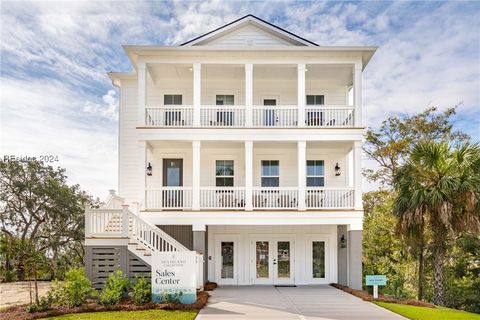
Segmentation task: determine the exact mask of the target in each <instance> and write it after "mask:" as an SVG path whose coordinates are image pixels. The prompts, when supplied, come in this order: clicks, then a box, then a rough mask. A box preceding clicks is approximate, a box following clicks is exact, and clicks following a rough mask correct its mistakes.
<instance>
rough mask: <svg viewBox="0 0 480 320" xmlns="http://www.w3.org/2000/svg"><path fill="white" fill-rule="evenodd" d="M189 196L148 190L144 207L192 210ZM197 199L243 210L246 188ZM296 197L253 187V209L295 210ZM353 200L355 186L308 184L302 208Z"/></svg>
mask: <svg viewBox="0 0 480 320" xmlns="http://www.w3.org/2000/svg"><path fill="white" fill-rule="evenodd" d="M192 197H193V190H192V188H191V187H162V188H155V189H147V190H146V202H145V203H146V209H147V210H192V209H193V208H192ZM199 199H200V207H199V208H198V209H200V210H244V209H245V207H246V206H247V201H246V200H247V198H246V190H245V187H200V193H199ZM298 199H299V190H298V188H296V187H280V188H278V187H277V188H273V187H272V188H262V187H253V188H252V199H251V204H252V207H253V209H254V210H296V209H297V208H298V207H299V203H298ZM354 200H355V199H354V189H353V188H350V187H307V188H306V190H305V207H306V208H307V209H311V210H315V209H352V208H353V207H354ZM112 214H114V213H112ZM101 227H103V226H101ZM112 228H115V227H114V226H112Z"/></svg>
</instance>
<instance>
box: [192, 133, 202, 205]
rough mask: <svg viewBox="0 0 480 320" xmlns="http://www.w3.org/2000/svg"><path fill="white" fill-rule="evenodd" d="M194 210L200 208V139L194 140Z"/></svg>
mask: <svg viewBox="0 0 480 320" xmlns="http://www.w3.org/2000/svg"><path fill="white" fill-rule="evenodd" d="M192 210H200V141H198V140H196V141H192Z"/></svg>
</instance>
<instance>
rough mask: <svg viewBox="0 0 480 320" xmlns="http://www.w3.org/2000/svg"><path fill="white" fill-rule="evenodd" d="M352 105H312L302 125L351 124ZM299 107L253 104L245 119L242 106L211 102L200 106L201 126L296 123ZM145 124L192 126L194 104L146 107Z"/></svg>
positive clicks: (151, 125) (252, 125) (297, 121)
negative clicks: (249, 118) (248, 122)
mask: <svg viewBox="0 0 480 320" xmlns="http://www.w3.org/2000/svg"><path fill="white" fill-rule="evenodd" d="M354 112H355V109H354V107H352V106H342V105H312V106H308V107H307V108H305V110H304V111H303V113H304V116H303V119H304V120H303V121H304V127H352V126H354V123H355V122H354V121H355V118H354ZM298 113H299V111H298V107H297V106H296V105H279V106H258V105H256V106H253V108H252V110H251V115H252V120H251V124H250V125H248V124H247V121H246V112H245V106H239V105H232V106H210V105H205V106H203V105H202V106H201V108H200V121H199V125H200V126H201V127H234V128H242V127H256V128H271V127H277V128H288V127H299V126H300V125H299V114H298ZM145 123H146V126H147V127H194V123H195V121H194V107H193V106H189V105H175V106H172V105H162V106H152V107H150V106H149V107H147V108H146V109H145Z"/></svg>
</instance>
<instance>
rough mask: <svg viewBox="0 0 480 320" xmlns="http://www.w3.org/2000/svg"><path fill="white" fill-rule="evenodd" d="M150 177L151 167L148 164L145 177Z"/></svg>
mask: <svg viewBox="0 0 480 320" xmlns="http://www.w3.org/2000/svg"><path fill="white" fill-rule="evenodd" d="M151 175H152V165H151V164H150V162H149V163H148V166H147V176H151Z"/></svg>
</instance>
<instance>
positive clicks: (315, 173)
mask: <svg viewBox="0 0 480 320" xmlns="http://www.w3.org/2000/svg"><path fill="white" fill-rule="evenodd" d="M323 186H325V162H324V161H323V160H307V187H323Z"/></svg>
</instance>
